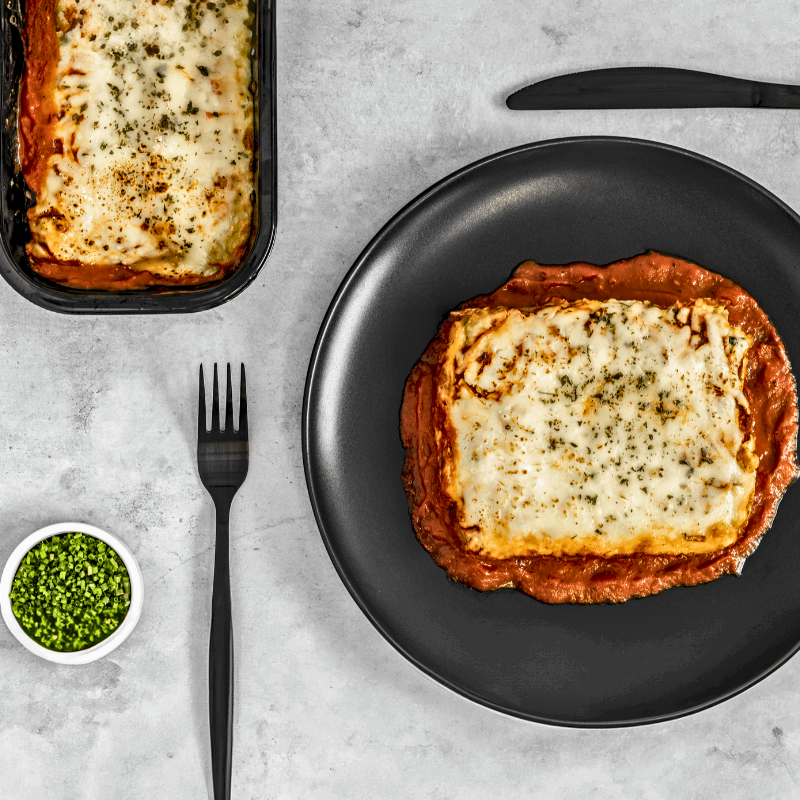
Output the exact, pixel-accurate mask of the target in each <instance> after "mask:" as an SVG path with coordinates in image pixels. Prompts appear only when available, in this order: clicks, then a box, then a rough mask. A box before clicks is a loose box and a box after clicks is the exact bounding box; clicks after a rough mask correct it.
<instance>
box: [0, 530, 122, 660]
mask: <svg viewBox="0 0 800 800" xmlns="http://www.w3.org/2000/svg"><path fill="white" fill-rule="evenodd" d="M10 599H11V608H12V610H13V611H14V616H15V617H16V618H17V620H18V622H19V624H20V625H21V626H22V628H23V630H24V631H25V633H27V634H28V636H30V637H31V639H33V640H34V641H36V642H38V643H39V644H40V645H42V647H46V648H47V649H48V650H57V651H61V652H73V651H75V650H85V649H86V648H88V647H92V646H93V645H95V644H97V643H98V642H101V641H102V640H103V639H106V638H107V637H109V636H110V635H111V634H112V633H113V632H114V631H115V630H116V629H117V627H118V626H119V624H120V623H121V622H122V620H123V619H124V618H125V615H126V614H127V613H128V607H129V606H130V604H131V583H130V578H129V576H128V570H127V569H126V568H125V565H124V564H123V563H122V559H121V558H120V557H119V556H118V555H117V553H116V552H115V551H114V550H113V549H112V548H111V547H110V546H109V545H107V544H106V543H105V542H103V541H101V540H100V539H95V538H94V536H88V535H87V534H85V533H65V534H61V535H60V536H53V537H51V538H50V539H45V540H44V541H42V542H39V544H37V545H36V547H34V548H33V549H32V550H30V551H29V552H28V553H27V554H26V556H25V557H24V558H23V559H22V562H21V563H20V565H19V569H18V570H17V574H16V575H15V576H14V581H13V583H12V585H11V593H10Z"/></svg>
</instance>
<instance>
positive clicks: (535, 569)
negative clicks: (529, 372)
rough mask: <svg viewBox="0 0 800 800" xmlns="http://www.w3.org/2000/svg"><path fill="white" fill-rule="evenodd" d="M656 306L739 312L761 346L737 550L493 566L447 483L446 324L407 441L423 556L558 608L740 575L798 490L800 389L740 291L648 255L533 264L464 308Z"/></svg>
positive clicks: (411, 387) (761, 317)
mask: <svg viewBox="0 0 800 800" xmlns="http://www.w3.org/2000/svg"><path fill="white" fill-rule="evenodd" d="M553 298H556V299H563V300H566V301H574V300H580V299H584V298H585V299H590V300H600V301H604V300H611V299H616V300H645V301H649V302H651V303H653V304H654V305H657V306H660V307H662V308H669V307H670V306H672V305H674V304H675V303H677V302H681V301H683V302H690V301H692V300H697V299H699V298H705V299H708V300H710V301H716V302H717V303H721V304H723V305H725V306H726V307H727V309H728V317H729V320H730V323H731V325H733V326H736V327H740V328H742V329H743V330H744V331H745V332H746V333H748V334H750V335H751V336H752V337H753V345H752V347H751V349H750V351H749V352H748V361H747V371H746V375H745V379H744V393H745V396H746V398H747V401H748V403H749V405H750V409H751V413H750V415H748V417H747V419H746V422H745V424H746V426H747V427H748V432H749V433H750V435H752V436H754V438H755V454H756V456H757V457H758V459H759V466H758V469H757V472H756V488H755V496H754V498H753V505H752V508H751V511H750V516H749V519H748V522H747V525H746V526H745V528H744V529H743V531H742V532H741V534H740V536H739V538H738V539H737V541H736V542H734V543H733V544H732V545H730V546H729V547H726V548H725V549H723V550H721V551H719V552H716V553H710V554H709V553H707V554H702V555H682V556H659V555H632V556H617V557H612V558H604V557H600V556H565V557H554V556H526V557H517V558H508V559H495V558H487V557H485V556H482V555H480V554H479V553H475V552H471V551H468V550H466V549H465V547H464V545H463V543H462V538H461V536H460V535H459V529H458V524H457V522H456V514H455V507H454V504H453V502H452V500H451V499H450V498H449V497H448V496H447V494H446V493H445V491H444V488H443V487H442V486H441V484H440V478H439V475H440V472H439V468H438V467H439V462H438V453H437V446H436V439H435V431H436V429H437V425H440V424H441V423H442V422H443V421H442V420H440V419H437V409H436V406H435V404H434V403H433V398H434V393H435V386H436V374H437V370H438V367H439V361H440V358H441V357H442V356H443V353H444V341H445V339H444V336H445V335H446V333H447V326H448V324H449V323H448V322H445V323H444V325H443V327H442V330H441V331H440V334H439V336H437V338H436V339H434V340H433V342H431V344H430V345H429V346H428V348H427V349H426V350H425V353H424V354H423V356H422V358H421V359H420V360H419V362H417V364H416V365H415V367H414V369H413V370H412V372H411V375H410V376H409V378H408V381H407V383H406V387H405V393H404V397H403V406H402V410H401V423H400V433H401V437H402V439H403V444H404V446H405V448H406V462H405V467H404V470H403V483H404V486H405V488H406V492H407V494H408V497H409V504H410V509H411V518H412V522H413V524H414V529H415V531H416V533H417V537H418V538H419V540H420V542H421V543H422V545H423V546H424V547H425V549H426V550H428V552H429V553H430V554H431V556H432V557H433V559H434V560H435V561H436V563H437V564H439V566H441V567H443V568H444V569H445V570H447V572H448V574H449V575H450V576H451V577H452V578H454V579H455V580H458V581H460V582H462V583H465V584H467V585H469V586H472V587H473V588H475V589H480V590H491V589H500V588H510V587H515V588H517V589H520V590H521V591H523V592H525V593H527V594H529V595H532V596H533V597H536V598H537V599H539V600H542V601H544V602H547V603H598V602H623V601H625V600H628V599H629V598H631V597H642V596H646V595H650V594H655V593H656V592H660V591H663V590H664V589H667V588H669V587H671V586H679V585H695V584H699V583H705V582H707V581H711V580H714V579H715V578H719V577H720V576H722V575H724V574H726V573H729V574H731V573H732V574H738V573H739V572H740V571H741V568H742V565H743V564H744V560H745V559H746V558H747V556H749V555H750V554H751V553H752V552H753V550H754V549H755V547H756V545H757V544H758V542H759V540H760V538H761V536H762V535H763V534H764V532H765V531H766V530H767V529H768V528H769V526H770V524H771V523H772V519H773V517H774V515H775V511H776V509H777V507H778V503H779V501H780V499H781V497H782V495H783V493H784V491H785V490H786V488H787V486H788V485H789V484H790V483H791V482H792V481H793V480H794V479H795V477H796V476H797V472H798V470H797V464H796V460H795V459H796V454H795V450H796V439H797V390H796V386H795V381H794V378H793V376H792V372H791V368H790V365H789V359H788V357H787V355H786V350H785V348H784V346H783V342H782V341H781V339H780V337H779V336H778V333H777V332H776V330H775V328H774V327H773V326H772V324H771V323H770V321H769V319H768V318H767V315H766V314H765V313H764V312H763V311H762V310H761V309H760V308H759V306H758V304H757V303H756V301H755V300H754V299H753V298H752V297H751V296H750V295H749V294H748V293H747V292H746V291H745V290H744V289H742V288H741V287H740V286H737V285H736V284H735V283H733V282H732V281H730V280H728V279H727V278H724V277H722V276H721V275H718V274H716V273H714V272H709V271H708V270H706V269H703V268H702V267H700V266H698V265H697V264H693V263H691V262H688V261H684V260H682V259H679V258H674V257H671V256H666V255H661V254H659V253H653V252H650V253H646V254H644V255H640V256H636V257H634V258H629V259H625V260H622V261H617V262H615V263H613V264H609V265H608V266H605V267H601V266H597V265H594V264H587V263H574V264H569V265H566V266H541V265H539V264H536V263H534V262H532V261H527V262H525V263H523V264H521V265H520V266H519V267H518V268H517V270H516V271H515V272H514V274H513V276H512V278H511V280H509V281H508V282H507V283H506V284H504V285H503V286H501V287H500V288H499V289H498V290H497V291H495V292H493V293H492V294H490V295H486V296H481V297H476V298H474V299H472V300H469V301H467V302H466V303H464V304H463V306H462V308H483V307H492V306H505V307H510V308H520V307H530V306H540V305H542V304H544V303H545V302H546V301H547V300H550V299H553Z"/></svg>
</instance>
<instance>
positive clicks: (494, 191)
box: [303, 138, 800, 727]
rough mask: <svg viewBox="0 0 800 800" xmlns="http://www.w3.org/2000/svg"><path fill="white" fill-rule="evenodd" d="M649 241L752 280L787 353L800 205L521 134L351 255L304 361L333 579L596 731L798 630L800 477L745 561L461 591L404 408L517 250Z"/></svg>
mask: <svg viewBox="0 0 800 800" xmlns="http://www.w3.org/2000/svg"><path fill="white" fill-rule="evenodd" d="M648 249H653V250H659V251H661V252H665V253H671V254H677V255H680V256H683V257H684V258H687V259H689V260H692V261H695V262H697V263H698V264H701V265H702V266H704V267H706V268H707V269H710V270H713V271H715V272H720V273H722V274H723V275H725V276H727V277H728V278H731V279H732V280H734V281H736V282H737V283H738V284H740V285H741V286H743V287H744V288H745V289H747V290H748V291H749V292H751V293H752V294H753V295H754V297H755V298H756V299H757V300H758V302H759V303H760V304H761V307H762V308H763V309H764V310H765V311H766V312H767V313H768V314H769V316H770V318H771V319H772V321H773V323H774V324H775V326H776V327H777V329H778V331H779V332H780V334H781V335H782V336H783V338H784V341H785V343H786V347H787V349H788V352H789V357H790V359H791V360H792V363H794V364H800V326H799V325H798V321H799V320H800V269H799V267H800V218H799V217H798V216H797V215H796V214H795V213H794V212H793V211H792V210H791V209H789V208H788V207H787V206H786V205H784V204H783V203H781V202H780V201H779V200H778V199H777V198H775V197H774V196H773V195H771V194H770V193H769V192H767V191H766V190H765V189H763V188H761V187H760V186H758V185H757V184H755V183H754V182H753V181H751V180H749V179H747V178H745V177H743V176H742V175H740V174H738V173H736V172H734V171H733V170H731V169H729V168H727V167H724V166H722V165H720V164H718V163H716V162H713V161H710V160H709V159H707V158H704V157H702V156H699V155H696V154H694V153H690V152H687V151H683V150H678V149H676V148H674V147H669V146H666V145H661V144H656V143H653V142H645V141H637V140H630V139H616V138H580V139H562V140H556V141H550V142H540V143H537V144H532V145H527V146H524V147H519V148H516V149H514V150H509V151H507V152H504V153H500V154H498V155H494V156H491V157H489V158H487V159H484V160H482V161H479V162H477V163H475V164H472V165H471V166H469V167H466V168H465V169H462V170H460V171H459V172H457V173H455V174H453V175H451V176H450V177H448V178H446V179H445V180H443V181H441V182H440V183H438V184H437V185H435V186H434V187H433V188H431V189H429V190H428V191H426V192H425V193H424V194H422V195H421V196H420V197H418V198H417V199H416V200H414V201H413V202H412V203H411V204H410V205H408V206H407V207H406V208H405V209H403V210H402V211H401V212H400V213H399V214H398V215H397V216H396V217H395V218H394V219H393V220H391V222H389V223H388V224H387V225H386V227H385V228H384V229H383V230H382V231H381V232H380V233H379V234H378V235H377V236H376V237H375V239H373V241H372V242H371V243H370V244H369V246H368V247H367V248H366V250H365V251H364V252H363V253H362V254H361V256H360V257H359V258H358V260H357V261H356V263H355V264H354V265H353V268H352V269H351V270H350V272H349V273H348V275H347V277H346V278H345V280H344V282H343V283H342V285H341V287H340V288H339V291H338V292H337V294H336V296H335V298H334V300H333V302H332V304H331V306H330V309H329V310H328V314H327V316H326V317H325V321H324V322H323V324H322V328H321V330H320V332H319V337H318V339H317V343H316V347H315V349H314V353H313V356H312V359H311V365H310V367H309V372H308V379H307V383H306V396H305V402H304V407H303V455H304V459H305V467H306V479H307V482H308V489H309V494H310V497H311V502H312V504H313V507H314V512H315V514H316V517H317V522H318V524H319V528H320V531H321V533H322V537H323V539H324V541H325V545H326V546H327V548H328V552H329V553H330V556H331V559H332V560H333V563H334V565H335V567H336V569H337V570H338V572H339V575H340V576H341V578H342V580H343V581H344V583H345V585H346V586H347V588H348V589H349V591H350V593H351V594H352V596H353V598H354V599H355V601H356V602H357V603H358V605H359V606H360V607H361V609H362V610H363V612H364V613H365V614H366V615H367V617H368V618H369V620H370V621H371V622H372V623H373V625H375V627H376V628H377V629H378V630H379V631H380V632H381V633H382V634H383V636H385V637H386V639H387V640H388V641H389V642H390V643H391V644H392V645H394V647H396V648H397V650H399V651H400V652H401V653H402V654H403V655H404V656H405V657H406V658H408V659H409V660H410V661H411V662H412V663H414V664H415V665H416V666H417V667H419V668H420V669H421V670H423V671H424V672H425V673H427V674H428V675H429V676H431V677H432V678H434V679H436V680H437V681H439V682H441V683H442V684H444V685H445V686H447V687H449V688H450V689H453V690H455V691H456V692H459V693H460V694H462V695H464V696H465V697H468V698H470V699H471V700H474V701H476V702H478V703H482V704H483V705H485V706H488V707H490V708H493V709H495V710H498V711H502V712H506V713H508V714H513V715H515V716H518V717H523V718H525V719H530V720H537V721H539V722H549V723H555V724H561V725H576V726H592V727H603V726H616V725H631V724H636V723H644V722H655V721H658V720H664V719H668V718H671V717H676V716H680V715H683V714H687V713H690V712H693V711H698V710H700V709H702V708H705V707H707V706H709V705H711V704H713V703H717V702H719V701H721V700H724V699H726V698H728V697H730V696H731V695H733V694H736V693H737V692H740V691H742V690H743V689H745V688H747V687H748V686H751V685H752V684H753V683H755V682H756V681H758V680H759V679H761V678H763V677H764V676H765V675H767V674H768V673H769V672H771V671H772V670H773V669H775V668H776V667H777V666H779V665H780V664H781V663H783V662H784V661H785V660H786V659H787V658H789V657H790V656H791V655H792V654H793V653H794V652H795V651H796V650H797V648H798V646H800V579H799V578H798V566H800V536H798V530H797V527H798V526H797V519H798V511H800V492H798V490H797V486H793V487H790V489H789V491H788V493H787V494H786V496H785V498H784V500H783V503H782V505H781V508H780V510H779V512H778V514H777V517H776V519H775V523H774V525H773V527H772V529H771V531H770V532H769V533H768V534H767V535H766V537H765V539H764V540H763V542H762V544H761V546H760V547H759V548H758V550H757V551H756V552H755V554H754V555H753V556H751V557H750V559H748V561H747V563H746V564H745V568H744V572H743V574H742V576H741V577H739V578H737V577H733V576H726V577H724V578H721V579H720V580H717V581H714V582H712V583H709V584H705V585H703V586H697V587H693V588H683V587H681V588H676V589H670V590H668V591H666V592H664V593H662V594H660V595H657V596H654V597H648V598H644V599H637V600H631V601H629V602H627V603H623V604H621V605H595V606H573V605H560V606H557V605H546V604H544V603H540V602H538V601H536V600H534V599H532V598H530V597H528V596H526V595H524V594H522V593H521V592H518V591H515V590H501V591H497V592H488V593H481V592H478V591H475V590H473V589H470V588H468V587H466V586H463V585H461V584H458V583H455V582H453V581H451V580H450V579H449V578H448V577H447V575H446V573H445V572H444V571H443V570H442V569H440V568H439V567H437V566H436V565H435V564H434V562H433V560H432V559H431V557H430V556H429V555H428V554H427V552H426V551H425V550H424V549H423V548H422V546H421V545H420V544H419V543H418V542H417V539H416V537H415V535H414V531H413V529H412V526H411V521H410V517H409V512H408V505H407V502H406V496H405V493H404V491H403V487H402V484H401V481H400V472H401V469H402V466H403V458H404V451H403V447H402V444H401V442H400V436H399V433H398V428H399V411H400V404H401V400H402V393H403V386H404V383H405V380H406V377H407V376H408V374H409V372H410V370H411V368H412V366H413V365H414V363H415V361H416V360H417V359H418V358H419V356H420V355H421V354H422V351H423V350H424V349H425V346H426V345H427V344H428V342H429V341H430V340H431V339H432V338H433V336H434V335H435V334H436V331H437V328H438V325H439V323H440V322H441V321H442V319H443V318H444V316H445V315H446V314H447V312H448V311H449V310H450V309H451V308H454V307H455V306H457V305H458V304H459V303H460V302H462V301H464V300H466V299H468V298H470V297H473V296H474V295H477V294H484V293H488V292H491V291H492V290H493V289H495V288H497V287H498V286H500V285H501V284H502V283H504V282H505V281H506V280H507V279H508V277H509V275H510V274H511V272H512V270H513V269H514V267H516V266H517V264H519V263H520V262H521V261H523V260H525V259H529V258H532V259H534V260H536V261H538V262H539V263H543V264H566V263H569V262H571V261H589V262H594V263H597V264H606V263H609V262H611V261H614V260H616V259H620V258H624V257H627V256H633V255H636V254H638V253H642V252H644V251H645V250H648Z"/></svg>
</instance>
